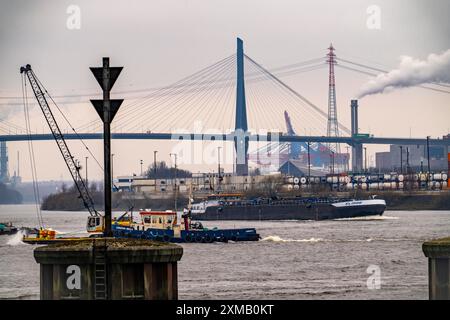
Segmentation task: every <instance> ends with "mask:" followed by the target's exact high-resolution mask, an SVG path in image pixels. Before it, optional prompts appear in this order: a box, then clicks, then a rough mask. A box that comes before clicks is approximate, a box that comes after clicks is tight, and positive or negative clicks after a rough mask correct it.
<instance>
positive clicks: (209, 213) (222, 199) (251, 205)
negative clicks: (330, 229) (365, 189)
mask: <svg viewBox="0 0 450 320" xmlns="http://www.w3.org/2000/svg"><path fill="white" fill-rule="evenodd" d="M385 210H386V201H384V200H382V199H376V198H375V197H372V198H371V199H365V200H362V199H351V198H335V197H290V198H279V197H272V198H256V199H242V198H241V197H240V195H231V194H228V195H226V194H224V195H220V194H219V195H211V196H209V197H208V199H206V200H205V201H201V202H198V203H193V204H192V209H191V214H192V218H193V219H196V220H327V219H341V218H354V217H364V216H376V215H382V214H383V213H384V211H385Z"/></svg>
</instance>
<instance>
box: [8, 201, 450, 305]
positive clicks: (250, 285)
mask: <svg viewBox="0 0 450 320" xmlns="http://www.w3.org/2000/svg"><path fill="white" fill-rule="evenodd" d="M86 215H87V213H86V212H44V220H45V221H46V223H47V225H48V226H49V227H52V228H54V229H55V230H58V231H60V232H74V231H83V230H84V227H85V220H86ZM0 221H13V222H14V224H15V225H17V226H35V225H36V222H37V219H36V217H35V213H34V211H33V206H28V205H19V206H17V205H14V206H0ZM203 224H204V225H205V226H207V227H214V226H218V227H224V228H225V227H255V228H257V231H258V232H259V233H260V235H261V237H262V238H263V239H262V241H259V242H249V243H244V242H236V243H231V242H230V243H227V244H224V243H214V244H196V243H193V244H183V248H184V254H183V258H182V259H181V261H180V263H179V268H178V277H179V298H180V299H427V298H428V273H427V260H426V258H425V256H424V255H423V253H422V248H421V246H422V243H423V241H425V240H427V239H432V238H439V237H444V236H449V234H450V211H414V212H407V211H403V212H400V211H391V212H386V213H385V215H384V216H383V217H376V218H361V219H341V220H334V221H262V222H258V221H219V222H214V221H210V222H205V223H203ZM33 248H34V246H31V245H26V244H23V243H21V242H20V235H16V236H0V298H3V299H5V298H15V299H17V298H22V299H30V298H31V299H37V298H39V266H38V265H37V264H36V263H35V261H34V258H33ZM370 265H375V266H378V267H379V268H380V271H381V288H380V289H368V287H367V284H366V282H367V279H368V277H369V276H370V274H369V273H367V272H366V270H367V268H368V267H369V266H370Z"/></svg>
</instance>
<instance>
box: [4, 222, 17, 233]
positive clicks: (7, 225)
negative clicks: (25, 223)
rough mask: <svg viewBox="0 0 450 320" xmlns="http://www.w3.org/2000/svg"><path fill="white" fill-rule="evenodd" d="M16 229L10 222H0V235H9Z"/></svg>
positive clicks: (15, 231)
mask: <svg viewBox="0 0 450 320" xmlns="http://www.w3.org/2000/svg"><path fill="white" fill-rule="evenodd" d="M18 231H19V229H18V228H17V227H15V226H13V224H12V223H11V222H0V235H4V234H6V235H11V234H15V233H17V232H18Z"/></svg>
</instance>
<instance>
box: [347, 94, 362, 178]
mask: <svg viewBox="0 0 450 320" xmlns="http://www.w3.org/2000/svg"><path fill="white" fill-rule="evenodd" d="M350 109H351V122H352V128H351V129H352V137H355V135H357V134H358V100H352V101H351V102H350ZM362 170H363V145H362V143H353V144H352V171H353V172H362Z"/></svg>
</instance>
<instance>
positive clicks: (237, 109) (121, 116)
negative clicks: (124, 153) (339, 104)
mask: <svg viewBox="0 0 450 320" xmlns="http://www.w3.org/2000/svg"><path fill="white" fill-rule="evenodd" d="M335 60H336V62H337V63H336V66H337V67H341V68H343V69H345V70H350V71H353V72H359V73H364V74H370V75H375V74H377V73H380V72H385V71H384V70H383V69H380V68H374V67H371V66H367V65H364V64H361V63H356V62H353V61H351V60H349V59H340V58H339V57H336V58H335ZM323 68H327V63H326V57H319V58H316V59H310V60H307V61H303V62H300V63H295V64H290V65H287V66H282V67H278V68H274V69H270V70H269V69H267V68H265V67H263V66H262V65H261V64H260V63H258V62H256V61H255V60H254V59H252V58H251V57H249V56H248V55H246V54H245V53H244V48H243V42H242V40H240V39H238V40H237V52H236V53H235V54H232V55H230V56H228V57H226V58H224V59H222V60H219V61H217V62H216V63H214V64H212V65H210V66H208V67H206V68H203V69H201V70H199V71H197V72H195V73H193V74H191V75H189V76H187V77H185V78H183V79H181V80H179V81H177V82H175V83H173V84H172V85H169V86H165V87H161V88H155V89H153V90H149V91H147V94H145V95H143V96H142V92H139V91H138V90H137V91H136V90H135V91H128V92H122V93H123V94H139V97H137V98H136V97H132V98H130V99H128V101H127V100H126V102H125V103H124V105H123V106H122V108H121V109H120V111H119V112H118V114H117V115H116V117H115V119H114V122H113V123H112V132H113V134H112V138H113V139H136V140H140V139H150V140H173V139H174V138H175V139H176V140H179V139H180V137H178V138H177V135H176V134H174V132H175V133H176V132H177V130H179V129H182V130H184V131H185V132H188V133H186V134H184V135H183V137H182V138H183V139H192V140H212V138H211V137H222V140H230V141H233V142H234V145H235V149H236V173H237V174H243V175H245V174H247V173H248V152H249V143H250V142H251V141H257V140H263V141H266V140H267V141H269V142H270V141H271V140H275V143H300V142H301V143H316V144H320V143H327V144H338V143H345V144H348V145H350V146H351V147H352V148H353V150H354V153H353V157H352V168H353V170H354V171H361V169H362V145H363V144H411V145H424V144H426V143H427V140H426V139H408V138H394V137H393V138H378V137H373V136H358V135H357V134H356V133H357V125H356V127H355V126H354V125H352V128H351V129H349V128H347V127H346V126H345V125H343V124H342V123H338V129H339V132H340V136H327V125H328V120H329V119H328V118H329V114H328V113H327V112H326V111H325V110H323V109H322V108H321V107H319V106H317V105H315V104H314V103H313V102H311V101H310V100H309V99H307V98H306V97H305V96H304V95H302V94H300V93H299V92H297V91H296V90H294V89H293V88H292V87H290V86H289V85H287V84H286V83H285V82H283V81H282V80H281V79H280V78H282V77H286V76H290V75H292V74H298V73H303V72H311V71H314V70H318V69H323ZM422 87H423V88H424V89H428V90H434V91H440V92H443V93H450V91H449V89H448V86H447V85H445V84H430V85H426V86H422ZM115 94H116V95H117V94H121V92H116V93H115ZM92 95H94V94H92ZM83 97H86V95H72V96H54V98H55V100H53V99H52V101H54V102H55V106H56V108H55V110H54V112H55V113H57V112H58V111H59V112H61V115H60V118H61V121H60V125H61V126H62V125H63V124H66V123H67V124H66V126H67V127H68V129H67V134H65V138H66V139H85V140H88V139H101V138H102V134H101V127H102V123H101V122H100V121H98V119H97V116H96V115H95V114H94V113H93V116H92V120H90V121H89V120H88V121H86V122H85V123H83V124H79V125H77V126H75V125H72V124H71V123H70V122H69V121H68V119H67V118H66V117H65V116H64V114H63V113H62V111H61V108H60V107H58V105H60V104H64V103H66V102H67V100H69V102H70V99H71V98H75V99H78V100H79V99H80V98H83ZM3 98H8V97H3ZM3 100H4V99H3ZM32 100H33V99H30V103H32ZM85 100H87V99H85ZM12 103H17V104H20V103H19V102H12ZM1 104H2V103H0V105H1ZM348 104H349V103H348ZM347 110H348V109H347ZM284 111H286V112H288V113H289V115H290V117H291V119H292V122H293V123H294V126H295V127H296V128H297V129H300V130H298V132H305V133H306V132H308V133H309V134H308V135H306V134H305V135H279V134H278V133H279V132H281V131H284V127H285V118H284ZM356 118H357V117H356ZM353 121H354V120H353V119H352V124H354V123H353ZM355 121H357V119H355ZM195 122H200V123H201V125H202V126H203V128H206V129H208V134H207V135H205V134H198V133H189V132H193V130H192V126H193V124H194V123H195ZM189 130H191V131H189ZM28 131H29V132H28ZM264 131H266V132H267V131H268V132H272V134H269V135H268V134H267V133H266V134H264V133H261V132H264ZM210 132H212V134H211V133H210ZM274 133H276V134H274ZM274 136H276V139H274ZM29 139H32V140H35V141H40V140H52V139H53V136H52V135H51V134H49V133H48V134H46V133H37V132H36V130H33V129H29V130H26V129H24V128H23V127H22V126H19V125H17V124H15V123H12V122H11V121H8V120H0V143H1V146H2V148H1V150H6V142H14V141H26V140H29ZM429 143H430V144H432V145H446V146H448V145H449V144H450V141H448V140H441V139H430V140H429ZM0 158H1V159H0V163H3V165H2V166H1V167H0V170H3V171H2V172H3V174H5V172H4V170H5V169H4V168H5V167H6V169H7V164H6V165H5V162H6V161H7V155H6V151H5V152H0Z"/></svg>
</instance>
